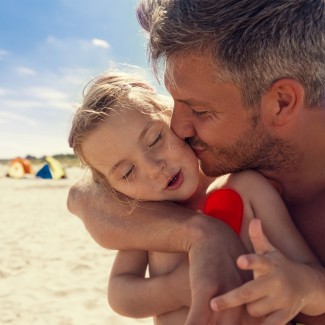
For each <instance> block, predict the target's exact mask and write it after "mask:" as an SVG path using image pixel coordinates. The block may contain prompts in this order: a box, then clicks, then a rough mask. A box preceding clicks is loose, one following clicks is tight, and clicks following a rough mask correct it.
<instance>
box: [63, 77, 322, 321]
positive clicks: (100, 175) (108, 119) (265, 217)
mask: <svg viewBox="0 0 325 325" xmlns="http://www.w3.org/2000/svg"><path fill="white" fill-rule="evenodd" d="M171 113H172V110H171V106H170V105H169V103H168V102H167V101H166V99H165V98H164V97H161V96H159V95H157V94H156V93H155V92H154V91H153V89H152V88H151V87H150V86H149V85H148V84H147V83H146V82H145V81H143V80H142V79H141V78H139V77H136V76H132V75H128V74H122V73H117V72H115V73H114V72H111V73H107V74H103V75H102V76H99V77H98V78H96V79H94V80H93V81H92V82H91V83H90V84H89V85H88V88H87V91H86V92H85V94H84V101H83V103H82V104H81V105H80V107H79V108H78V110H77V111H76V113H75V115H74V118H73V122H72V127H71V132H70V141H69V142H70V145H71V146H72V147H73V149H74V151H75V153H76V154H77V155H78V156H79V157H80V159H81V161H82V162H83V163H84V164H85V165H87V166H89V168H90V169H91V171H92V174H93V178H94V180H95V181H96V182H100V183H102V184H103V185H104V186H105V188H106V189H107V190H109V191H111V193H112V194H113V195H114V196H115V200H117V201H124V202H125V203H124V204H125V205H127V206H129V209H130V214H131V215H132V207H135V206H137V204H138V203H140V202H139V200H145V201H149V200H150V201H164V200H168V201H174V202H176V203H177V204H179V205H181V206H183V207H186V208H191V209H194V210H201V211H205V206H206V200H207V197H209V199H211V198H212V195H214V199H215V200H214V201H211V202H212V203H210V208H209V209H210V211H213V210H217V212H218V213H220V215H221V213H222V212H223V209H225V201H226V202H227V201H228V200H231V202H230V205H231V206H233V207H237V208H238V212H239V213H236V212H237V211H233V212H232V213H231V214H230V215H229V223H230V224H233V225H234V227H235V230H236V231H237V232H238V234H239V235H240V238H241V239H242V241H243V243H244V244H245V246H246V248H247V249H248V251H251V252H254V248H255V249H256V250H257V251H258V253H264V250H265V248H267V249H268V250H269V249H273V250H275V248H274V247H276V248H277V249H279V250H280V251H282V252H283V253H284V254H285V255H286V256H287V257H288V258H290V259H292V260H293V261H295V262H298V263H302V264H303V265H305V264H310V265H313V264H315V265H318V262H317V258H316V257H315V256H314V255H313V253H312V252H311V250H310V249H309V247H308V246H307V245H306V244H305V242H304V241H303V239H302V237H301V235H300V234H299V232H298V231H297V229H296V228H295V226H294V224H293V222H292V220H291V218H290V216H289V213H288V211H287V209H286V207H285V205H284V203H283V201H282V199H281V197H280V195H279V194H278V193H277V191H276V190H275V189H274V188H273V187H272V186H271V185H270V184H269V183H268V182H267V181H266V179H265V178H264V177H263V176H262V175H260V174H258V173H256V172H254V171H244V172H239V173H235V174H231V175H227V176H223V177H219V178H212V177H207V176H205V175H204V174H203V173H202V172H201V171H200V169H199V165H198V160H197V158H196V156H195V154H194V152H193V151H192V150H191V148H190V147H189V146H188V145H187V144H186V142H185V141H184V140H181V139H179V138H178V137H177V136H176V135H175V134H174V133H173V131H172V130H171V129H170V128H169V123H170V116H171ZM211 193H213V194H211ZM238 194H239V195H238ZM110 203H111V202H110ZM211 204H212V207H211ZM205 212H206V211H205ZM257 216H258V218H259V219H260V220H261V223H262V226H263V230H264V231H265V233H266V235H267V237H268V238H269V239H270V240H271V242H272V243H273V244H274V247H272V246H270V245H269V244H268V243H267V242H264V246H265V247H259V245H260V244H259V241H255V242H254V238H255V237H256V236H259V237H262V242H263V233H262V230H261V224H260V222H259V221H258V220H257V219H256V220H253V219H254V218H256V217H257ZM126 218H127V216H126ZM235 218H237V219H238V220H239V222H238V223H236V220H233V219H235ZM241 218H242V219H241ZM252 220H253V221H252ZM226 221H227V219H226ZM250 222H252V223H251V225H249V224H250ZM237 225H239V226H238V227H237ZM143 226H145V225H143ZM249 232H250V233H251V238H252V241H253V242H251V240H250V238H249ZM125 240H128V239H127V238H125ZM254 244H255V247H254ZM131 248H132V247H131ZM246 262H247V261H246V260H245V259H244V258H242V259H241V260H240V261H239V263H240V264H241V265H242V266H244V264H245V263H246ZM188 264H189V261H188V256H187V254H184V253H179V252H178V253H176V252H175V253H160V252H154V251H145V250H123V251H119V253H118V255H117V257H116V260H115V263H114V266H113V269H112V273H111V276H110V281H109V282H110V283H109V292H108V295H109V302H110V304H111V306H112V308H113V309H114V310H115V311H117V312H118V313H120V314H122V315H125V316H129V317H136V318H138V317H148V316H154V323H155V324H156V325H171V324H179V325H180V324H184V323H185V321H186V317H187V315H188V311H189V307H190V305H191V299H190V296H191V295H190V285H189V275H188ZM147 266H148V268H149V273H150V278H146V277H145V274H146V269H147ZM285 266H286V267H285V268H282V265H280V266H273V267H269V268H268V269H265V268H264V267H262V268H261V267H260V263H259V262H258V260H257V261H256V262H255V265H254V267H253V269H254V271H255V275H254V277H255V281H253V283H254V285H255V286H257V287H258V288H259V292H260V295H259V297H258V299H256V303H257V304H259V305H260V307H259V308H260V309H261V310H262V311H261V312H260V315H259V316H260V317H262V319H252V318H249V317H247V318H246V320H245V321H246V323H247V324H260V323H261V322H262V321H263V320H264V318H266V317H272V316H270V315H272V314H273V313H279V312H280V313H286V314H288V313H294V314H292V315H291V316H292V317H293V316H295V314H297V313H298V312H300V311H302V312H304V313H306V314H312V315H315V314H321V313H323V312H324V311H325V307H324V306H323V307H322V305H317V304H315V302H314V300H313V299H311V298H312V296H311V295H310V294H309V287H310V285H314V284H315V280H314V279H313V278H312V275H313V272H311V273H306V272H303V268H300V269H299V268H298V269H296V270H295V273H294V274H292V272H291V271H292V265H290V264H288V265H285ZM293 266H294V264H293ZM306 274H307V275H310V274H311V276H308V277H306ZM279 281H286V282H294V283H295V286H292V287H290V290H291V291H289V290H288V292H286V294H287V295H288V296H295V295H298V296H299V299H300V298H302V299H303V302H300V303H299V304H298V305H297V306H295V307H294V309H293V307H292V305H291V304H292V303H293V302H286V303H283V302H282V303H281V302H279V297H278V296H277V295H274V292H275V293H276V288H273V287H270V282H272V283H277V282H279ZM273 289H274V290H273ZM319 294H320V293H319ZM320 298H321V299H322V300H324V299H325V292H323V293H322V294H320Z"/></svg>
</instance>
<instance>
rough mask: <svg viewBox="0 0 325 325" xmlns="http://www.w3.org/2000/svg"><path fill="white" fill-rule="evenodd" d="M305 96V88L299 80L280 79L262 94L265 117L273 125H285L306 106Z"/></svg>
mask: <svg viewBox="0 0 325 325" xmlns="http://www.w3.org/2000/svg"><path fill="white" fill-rule="evenodd" d="M304 98H305V90H304V88H303V86H302V85H301V84H300V83H299V82H298V81H296V80H293V79H289V78H284V79H279V80H277V81H276V82H274V83H273V84H272V86H271V87H270V88H269V90H267V91H266V93H265V94H264V95H263V96H262V110H263V114H264V117H266V119H267V121H268V122H269V123H271V124H272V125H273V126H284V125H286V124H287V123H289V122H291V121H292V120H293V119H294V118H295V117H296V116H297V114H298V113H299V111H300V110H301V109H302V108H303V107H304Z"/></svg>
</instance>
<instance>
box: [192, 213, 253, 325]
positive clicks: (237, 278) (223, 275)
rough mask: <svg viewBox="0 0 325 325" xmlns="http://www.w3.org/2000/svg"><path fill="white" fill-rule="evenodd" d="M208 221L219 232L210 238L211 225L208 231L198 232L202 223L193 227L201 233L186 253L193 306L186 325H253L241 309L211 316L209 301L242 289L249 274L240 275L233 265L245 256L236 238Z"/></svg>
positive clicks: (223, 226) (228, 231)
mask: <svg viewBox="0 0 325 325" xmlns="http://www.w3.org/2000/svg"><path fill="white" fill-rule="evenodd" d="M204 219H205V218H204ZM204 219H202V221H203V220H204ZM207 220H209V221H210V220H214V221H215V222H217V223H218V227H217V229H218V230H217V233H216V234H215V236H213V235H211V232H212V230H213V224H212V223H209V224H207V225H208V227H209V229H203V228H201V227H202V223H200V224H199V225H197V226H196V229H197V231H200V230H202V236H201V238H200V239H198V240H197V241H196V243H195V244H192V246H191V247H190V249H189V261H190V284H191V291H192V304H191V308H190V312H189V316H188V319H187V322H186V325H197V324H200V325H214V324H218V325H219V324H220V325H241V324H247V325H248V324H249V325H250V324H255V323H256V322H255V320H254V319H252V318H251V317H250V316H249V315H248V314H247V311H246V309H245V308H244V307H242V306H240V307H236V308H232V309H231V310H225V311H223V312H220V311H219V312H214V311H213V310H212V309H211V307H210V300H211V299H212V297H214V296H216V294H221V293H224V292H227V291H229V290H231V289H233V288H236V287H238V286H240V285H242V283H244V282H246V281H247V280H249V277H250V272H240V270H239V269H238V268H237V266H236V264H235V261H236V259H237V257H238V256H239V255H240V254H241V252H245V248H244V246H243V244H242V242H241V241H240V239H239V237H238V236H237V235H236V234H235V233H234V232H233V231H232V230H230V228H229V227H228V226H226V225H225V224H223V223H222V222H220V221H219V220H216V219H211V218H207ZM204 221H206V220H204ZM204 230H208V231H207V233H208V232H210V235H209V236H207V233H205V231H204ZM218 233H219V234H220V233H222V234H227V235H226V236H219V235H218Z"/></svg>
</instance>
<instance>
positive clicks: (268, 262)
mask: <svg viewBox="0 0 325 325" xmlns="http://www.w3.org/2000/svg"><path fill="white" fill-rule="evenodd" d="M249 236H250V239H251V241H252V244H253V246H254V250H255V252H256V254H250V255H242V256H240V257H239V258H238V260H237V265H238V267H239V268H241V269H243V270H252V271H253V272H254V280H252V281H250V282H247V283H246V284H244V285H242V286H241V287H239V288H237V289H234V290H232V291H230V292H228V293H226V294H224V295H222V296H219V297H216V298H213V299H212V300H211V307H212V309H213V310H216V311H217V310H223V309H228V308H232V307H235V306H240V305H243V304H246V306H247V310H248V312H249V314H250V315H251V316H253V317H265V318H264V321H263V324H264V325H266V324H279V325H280V324H286V323H287V322H288V321H290V320H291V319H292V318H293V317H294V316H295V315H297V314H298V313H299V312H300V311H301V310H302V309H303V307H304V306H305V303H306V297H307V295H308V292H310V288H308V277H306V275H308V271H309V270H308V269H309V266H307V265H304V264H301V263H296V262H293V261H290V260H289V259H287V258H286V257H285V256H284V255H283V254H281V253H280V252H279V251H277V250H276V249H275V248H274V247H273V246H272V245H271V244H270V243H269V241H268V239H267V238H266V236H265V235H264V233H263V231H262V227H261V222H260V220H258V219H253V220H252V221H251V223H250V226H249Z"/></svg>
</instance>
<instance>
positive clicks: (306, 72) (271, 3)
mask: <svg viewBox="0 0 325 325" xmlns="http://www.w3.org/2000/svg"><path fill="white" fill-rule="evenodd" d="M137 17H138V20H139V23H140V24H141V26H142V27H143V28H144V29H145V30H146V31H147V32H149V43H148V52H149V60H150V62H151V64H152V67H153V68H154V71H156V72H157V71H158V70H159V65H160V63H161V62H164V63H166V61H167V60H169V59H172V58H173V57H176V56H178V55H186V54H188V53H193V51H194V52H197V53H199V54H200V55H201V54H202V55H206V57H207V59H210V61H211V63H212V64H213V65H214V66H215V67H216V76H218V78H219V79H220V78H221V79H223V80H228V81H230V82H234V83H235V84H236V85H237V86H238V87H239V88H240V89H241V92H242V96H243V100H244V103H245V104H246V105H248V106H256V105H258V104H259V102H260V98H261V95H262V94H263V93H264V92H265V91H266V90H267V89H268V88H269V87H270V86H271V85H272V84H273V83H274V82H275V81H277V80H279V79H281V78H292V79H295V80H297V81H299V82H300V83H301V84H302V85H303V87H304V89H305V92H306V105H307V106H314V105H318V104H319V103H320V101H321V99H322V98H323V96H324V89H325V1H324V0H141V1H140V3H139V5H138V9H137ZM171 61H172V60H171Z"/></svg>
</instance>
